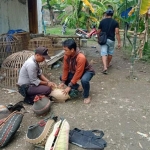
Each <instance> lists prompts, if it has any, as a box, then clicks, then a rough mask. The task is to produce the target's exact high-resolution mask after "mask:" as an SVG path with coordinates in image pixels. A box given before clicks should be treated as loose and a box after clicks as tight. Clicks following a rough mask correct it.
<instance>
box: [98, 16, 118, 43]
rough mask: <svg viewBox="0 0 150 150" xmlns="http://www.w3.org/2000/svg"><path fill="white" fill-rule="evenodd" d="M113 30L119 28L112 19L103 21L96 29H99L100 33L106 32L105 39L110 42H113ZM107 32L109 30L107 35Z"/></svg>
mask: <svg viewBox="0 0 150 150" xmlns="http://www.w3.org/2000/svg"><path fill="white" fill-rule="evenodd" d="M109 28H110V29H109ZM115 28H119V24H118V22H117V21H116V20H114V19H112V18H105V19H103V20H102V21H101V22H100V24H99V27H98V29H101V31H102V32H106V33H107V38H108V39H110V40H112V41H115ZM108 30H109V33H108Z"/></svg>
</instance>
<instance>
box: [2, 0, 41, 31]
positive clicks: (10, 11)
mask: <svg viewBox="0 0 150 150" xmlns="http://www.w3.org/2000/svg"><path fill="white" fill-rule="evenodd" d="M35 7H37V11H38V12H37V14H38V32H39V33H42V14H41V7H42V2H41V0H37V6H35ZM16 29H22V30H25V31H27V32H29V17H28V0H26V4H22V3H20V2H19V1H18V0H0V34H3V33H7V32H8V31H9V30H16Z"/></svg>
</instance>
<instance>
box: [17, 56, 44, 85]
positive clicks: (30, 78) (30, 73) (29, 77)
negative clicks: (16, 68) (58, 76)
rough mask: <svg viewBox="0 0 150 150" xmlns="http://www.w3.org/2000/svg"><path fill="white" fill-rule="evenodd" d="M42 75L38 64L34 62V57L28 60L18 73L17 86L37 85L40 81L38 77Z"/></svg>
mask: <svg viewBox="0 0 150 150" xmlns="http://www.w3.org/2000/svg"><path fill="white" fill-rule="evenodd" d="M41 74H42V70H41V69H40V67H39V64H38V63H37V62H36V60H35V56H34V55H33V56H31V57H30V58H28V59H27V60H26V61H25V63H24V64H23V66H22V67H21V69H20V72H19V78H18V85H20V86H21V85H23V84H28V85H29V84H34V85H36V86H38V85H39V83H40V79H39V78H38V76H40V75H41Z"/></svg>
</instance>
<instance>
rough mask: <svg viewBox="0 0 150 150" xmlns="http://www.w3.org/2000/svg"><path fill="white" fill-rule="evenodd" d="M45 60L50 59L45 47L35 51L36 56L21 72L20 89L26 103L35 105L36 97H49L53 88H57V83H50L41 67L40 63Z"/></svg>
mask: <svg viewBox="0 0 150 150" xmlns="http://www.w3.org/2000/svg"><path fill="white" fill-rule="evenodd" d="M45 59H50V57H49V56H48V49H47V48H45V47H38V48H37V49H36V50H35V55H33V56H31V57H30V58H28V59H27V60H26V61H25V63H24V64H23V66H22V67H21V69H20V72H19V79H18V83H17V85H18V89H19V93H20V94H21V95H22V96H23V97H25V99H24V101H25V102H26V103H29V104H33V100H34V97H35V96H36V95H46V96H48V95H49V94H50V92H51V88H52V87H53V86H56V84H55V83H53V82H50V81H49V80H48V79H47V78H46V77H45V76H44V75H43V74H42V70H41V69H40V67H39V63H40V62H43V61H44V60H45Z"/></svg>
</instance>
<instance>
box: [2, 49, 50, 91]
mask: <svg viewBox="0 0 150 150" xmlns="http://www.w3.org/2000/svg"><path fill="white" fill-rule="evenodd" d="M32 55H34V52H33V51H28V50H24V51H20V52H17V53H14V54H12V55H10V56H8V57H7V58H6V59H5V60H4V61H3V64H2V68H1V72H3V74H5V76H4V79H3V80H0V82H1V83H0V85H1V86H2V87H7V88H11V89H16V88H17V87H16V83H17V80H18V75H19V70H20V68H21V67H22V65H23V64H24V62H25V61H26V60H27V59H28V58H29V57H31V56H32ZM39 65H40V68H41V69H42V71H43V74H47V70H48V69H47V67H48V66H47V63H46V62H45V61H44V62H41V63H40V64H39Z"/></svg>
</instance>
